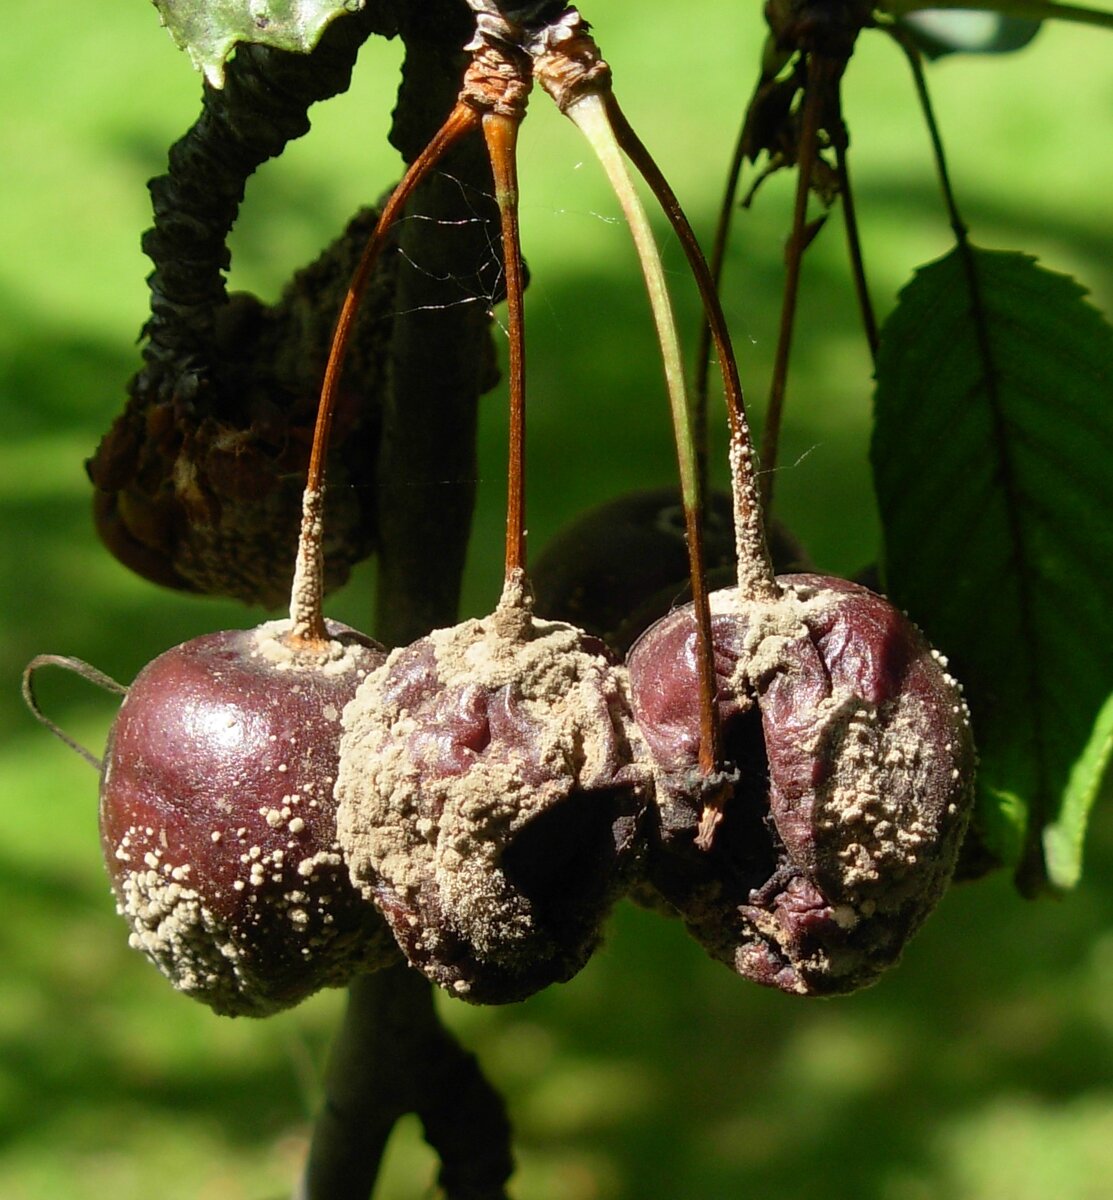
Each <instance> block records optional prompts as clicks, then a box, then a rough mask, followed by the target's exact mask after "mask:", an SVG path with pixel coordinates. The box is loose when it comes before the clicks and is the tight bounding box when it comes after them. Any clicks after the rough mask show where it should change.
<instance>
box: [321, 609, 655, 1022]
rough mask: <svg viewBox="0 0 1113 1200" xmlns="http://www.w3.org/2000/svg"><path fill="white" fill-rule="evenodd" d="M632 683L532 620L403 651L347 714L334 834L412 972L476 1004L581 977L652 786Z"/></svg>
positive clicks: (494, 623)
mask: <svg viewBox="0 0 1113 1200" xmlns="http://www.w3.org/2000/svg"><path fill="white" fill-rule="evenodd" d="M637 743H638V733H637V729H636V727H635V725H634V722H633V718H632V715H631V712H630V707H629V701H628V698H627V692H626V679H625V672H624V670H623V669H622V668H621V667H618V666H615V665H614V664H613V662H612V660H611V657H610V655H609V654H608V652H607V651H606V650H605V648H604V647H603V646H602V644H601V643H599V642H597V641H596V640H595V639H593V638H589V637H587V636H586V635H584V634H583V633H582V632H581V631H580V630H578V629H576V628H574V627H573V626H570V625H566V624H563V623H561V622H550V621H541V620H536V619H530V618H529V616H528V613H526V614H523V613H520V612H519V613H517V614H508V613H506V612H501V611H500V612H496V614H494V615H493V616H491V617H489V618H487V619H485V620H482V621H476V620H472V621H465V622H464V623H462V624H460V625H457V626H454V627H452V628H450V629H442V630H437V631H434V632H433V633H432V634H430V635H429V636H428V637H425V638H422V639H420V640H419V641H417V642H415V643H414V644H412V645H410V646H407V647H405V648H404V649H401V650H396V651H395V652H393V653H392V654H391V656H390V658H389V659H388V660H387V662H386V663H385V664H384V665H383V666H382V667H381V668H380V669H379V670H377V671H375V672H373V673H372V674H371V675H369V676H368V678H367V680H366V681H365V682H364V683H363V684H362V685H361V686H360V688H359V691H358V692H357V693H356V696H355V698H354V699H353V700H352V702H351V704H349V706H348V708H347V709H346V711H345V713H344V737H343V741H342V743H341V756H340V776H339V781H338V785H337V798H338V800H339V808H338V820H337V828H338V836H339V839H340V842H341V845H342V846H343V849H344V854H345V856H346V858H347V859H348V862H349V864H350V866H351V869H352V876H353V879H354V881H355V882H356V883H357V884H358V885H359V886H360V887H361V888H363V890H364V892H365V893H366V894H367V895H368V896H371V897H373V898H374V900H375V902H376V903H377V904H378V905H379V907H380V908H381V909H382V911H383V913H384V915H385V916H386V918H387V920H388V922H389V923H390V926H391V928H392V929H393V931H394V934H395V937H396V938H397V939H398V942H399V944H400V945H401V947H402V949H403V951H404V952H405V954H406V956H407V957H408V958H409V960H410V962H411V963H412V964H413V965H415V966H416V967H418V968H419V969H421V970H422V971H424V972H425V973H426V975H428V976H429V978H431V979H432V980H433V981H434V982H435V983H437V984H439V985H440V986H442V987H444V988H446V989H447V990H449V991H450V992H451V993H452V994H454V995H457V996H459V997H461V998H463V999H465V1000H469V1001H472V1002H474V1003H505V1002H508V1001H513V1000H519V999H522V998H523V997H525V996H528V995H530V994H531V993H533V992H535V991H537V990H539V989H540V988H543V987H545V986H546V985H548V984H549V983H553V982H558V981H563V980H566V979H568V978H570V977H571V976H572V975H574V974H575V973H576V972H577V971H578V970H579V969H580V968H581V967H582V966H583V965H584V963H585V962H586V961H587V959H588V957H589V956H590V954H591V952H592V950H593V949H594V948H595V946H596V944H597V942H598V938H599V929H600V924H601V922H602V920H603V918H604V916H605V915H606V912H607V910H608V909H609V907H610V905H611V903H612V902H613V901H614V899H615V898H616V897H617V896H618V895H619V894H620V893H621V892H622V890H623V889H624V888H625V886H626V883H627V877H628V872H629V868H630V865H631V864H632V862H633V861H634V859H635V857H636V855H637V852H638V849H639V845H640V842H639V838H640V830H641V819H642V815H643V813H644V809H645V805H646V801H647V785H648V782H649V771H648V769H647V767H646V766H645V765H642V763H643V762H644V755H639V753H638V751H637V745H636V744H637Z"/></svg>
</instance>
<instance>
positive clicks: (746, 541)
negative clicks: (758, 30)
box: [607, 93, 777, 600]
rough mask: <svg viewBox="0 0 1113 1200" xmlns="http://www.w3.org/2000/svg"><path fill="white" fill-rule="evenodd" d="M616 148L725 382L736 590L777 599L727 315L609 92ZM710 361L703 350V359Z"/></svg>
mask: <svg viewBox="0 0 1113 1200" xmlns="http://www.w3.org/2000/svg"><path fill="white" fill-rule="evenodd" d="M607 104H608V108H609V111H610V114H611V123H612V125H613V126H614V130H615V137H616V138H617V139H618V143H619V145H620V146H621V147H622V149H623V150H624V151H625V153H626V154H627V155H628V156H629V158H630V161H631V162H632V163H633V164H634V166H635V167H637V169H638V171H639V172H640V173H641V175H642V178H643V179H645V181H646V183H647V184H648V185H649V188H650V190H651V191H652V192H653V194H654V196H655V197H656V198H657V202H658V203H659V204H660V205H661V208H662V209H663V210H664V213H665V215H666V216H667V217H668V219H669V221H670V223H671V224H672V227H673V231H674V232H675V233H676V236H677V240H678V241H679V242H680V245H681V247H682V248H683V250H684V254H685V257H686V258H687V259H688V266H689V268H690V269H691V272H692V275H693V277H694V278H695V281H696V286H697V288H698V289H699V294H700V300H701V301H702V303H703V310H704V318H705V324H704V328H705V329H706V330H707V333H708V337H709V338H710V339H711V341H712V342H713V343H714V346H715V355H716V357H717V358H718V360H719V370H720V372H721V374H722V380H723V396H724V399H725V401H726V409H727V419H728V421H729V423H730V438H731V447H732V450H731V456H732V461H733V460H734V459H737V466H736V468H735V469H733V472H732V478H731V484H732V489H733V493H734V523H735V539H736V542H737V551H738V590H739V591H740V592H741V593H742V595H743V596H745V597H746V598H747V599H754V600H757V599H772V598H773V597H775V596H776V595H777V588H776V585H775V583H774V576H773V564H772V560H771V558H770V555H769V547H768V544H767V542H766V538H765V522H764V520H763V517H762V509H761V501H760V498H759V497H758V490H757V485H756V479H755V472H754V465H753V445H752V441H751V438H750V426H749V421H748V419H747V417H746V401H745V396H744V395H743V392H742V381H741V379H740V378H739V375H738V360H737V357H736V356H735V353H734V346H733V343H732V342H731V337H730V330H729V329H728V327H727V320H726V314H725V313H724V312H723V305H722V300H721V299H720V297H719V290H718V287H717V286H716V278H715V274H714V269H713V267H711V266H709V265H708V262H707V260H706V259H705V258H704V256H703V251H702V250H701V249H700V245H699V241H698V240H697V238H696V235H695V231H694V230H693V229H692V225H691V222H690V221H689V220H688V218H687V216H686V215H685V213H684V210H683V209H682V208H681V206H680V201H679V200H678V199H677V197H676V193H675V192H674V191H673V190H672V187H671V186H670V184H669V182H668V180H666V179H665V177H664V175H663V174H662V172H661V169H660V167H658V166H657V163H656V162H655V160H654V159H653V156H652V155H651V154H650V153H649V151H648V149H647V148H646V146H645V144H644V143H643V142H642V140H641V139H640V138H639V137H638V135H637V133H636V132H635V131H634V128H633V126H632V125H631V124H630V123H629V121H628V120H627V119H626V116H625V114H624V113H623V111H622V109H621V107H620V106H619V103H618V100H617V99H616V98H615V96H614V95H613V93H612V94H611V95H610V96H609V97H608V99H607ZM707 357H708V355H707V353H706V351H705V352H704V355H703V358H704V360H706V359H707Z"/></svg>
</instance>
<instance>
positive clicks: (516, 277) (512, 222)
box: [483, 112, 526, 582]
mask: <svg viewBox="0 0 1113 1200" xmlns="http://www.w3.org/2000/svg"><path fill="white" fill-rule="evenodd" d="M519 124H520V120H519V119H516V118H515V117H512V116H508V115H506V114H504V113H500V112H489V113H486V114H485V115H484V117H483V136H484V138H485V139H486V141H487V152H488V154H489V155H490V158H491V172H492V174H493V175H494V179H495V200H496V201H497V203H498V206H499V221H500V224H501V227H502V258H503V269H504V271H505V273H506V308H507V327H508V336H509V341H510V348H509V372H510V380H509V392H510V437H509V452H508V454H509V461H508V468H507V488H506V580H507V581H508V582H509V581H510V580H511V579H512V578H513V577H514V575H515V574H516V573H517V572H520V571H524V570H525V565H526V517H525V484H526V451H525V447H526V337H525V304H524V300H523V291H524V285H523V280H522V249H521V235H520V232H519V228H518V166H517V153H516V148H517V142H518V126H519Z"/></svg>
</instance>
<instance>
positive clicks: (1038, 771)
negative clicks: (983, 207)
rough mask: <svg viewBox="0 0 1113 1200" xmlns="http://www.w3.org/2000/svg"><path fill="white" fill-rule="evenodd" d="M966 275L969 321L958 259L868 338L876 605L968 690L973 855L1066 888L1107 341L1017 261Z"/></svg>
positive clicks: (1084, 748) (1105, 432)
mask: <svg viewBox="0 0 1113 1200" xmlns="http://www.w3.org/2000/svg"><path fill="white" fill-rule="evenodd" d="M972 256H973V257H972V263H973V266H974V273H975V275H976V279H977V293H979V294H980V297H981V303H980V305H978V304H976V303H975V302H974V300H973V298H972V297H973V295H974V293H973V292H972V289H971V287H970V286H969V283H968V279H967V275H966V273H965V270H964V266H963V260H962V256H961V255H960V253H959V252H958V251H957V250H956V251H953V252H952V253H950V254H949V255H947V256H946V257H945V258H943V259H941V260H939V261H938V262H935V263H932V264H931V265H930V266H927V267H925V268H923V269H922V270H920V271H919V272H918V274H917V275H916V277H915V279H914V280H913V281H912V282H911V283H910V284H909V285H908V286H907V287H906V288H905V290H904V291H903V292H902V294H901V297H900V303H899V304H898V306H897V308H896V310H895V311H894V313H893V314H892V316H891V317H890V319H889V321H888V323H887V324H886V326H885V329H884V332H883V336H882V341H881V351H880V355H879V359H878V368H877V391H876V398H875V417H876V423H875V430H874V439H873V446H872V458H873V470H874V480H875V485H876V488H877V496H878V502H879V505H880V512H881V520H882V525H883V530H884V540H885V552H884V557H885V578H886V586H887V588H888V590H889V593H890V595H891V596H892V597H893V599H894V600H895V601H896V602H897V603H899V604H900V605H901V606H902V607H904V608H906V609H907V610H908V611H909V612H910V613H911V615H912V616H913V617H914V618H915V619H916V620H917V621H918V622H919V623H920V624H921V625H922V626H923V627H924V629H925V631H926V632H927V633H928V636H929V637H930V638H931V639H932V641H933V642H934V643H935V644H936V645H937V646H938V647H939V648H940V649H941V650H943V651H944V652H946V653H947V654H948V655H949V656H950V659H951V663H952V667H953V670H954V673H955V674H956V675H957V676H958V677H959V678H960V679H961V680H962V682H963V683H964V685H965V687H966V694H967V698H968V700H969V703H970V707H971V710H972V713H973V718H974V731H975V735H976V737H977V740H978V745H979V751H980V754H981V768H980V772H979V775H980V780H979V801H978V805H979V806H978V820H979V825H980V831H981V833H982V836H983V837H984V838H985V840H986V841H987V842H988V844H989V846H990V848H991V850H992V851H993V852H994V853H995V854H996V855H997V856H998V857H999V858H1000V859H1001V860H1002V861H1004V862H1006V863H1009V864H1013V865H1016V866H1017V868H1018V870H1017V877H1018V882H1019V883H1020V885H1021V886H1022V887H1023V888H1024V889H1025V890H1029V891H1031V890H1036V889H1037V888H1038V887H1039V886H1040V884H1041V883H1042V882H1043V880H1044V878H1046V880H1048V881H1049V882H1050V883H1051V884H1052V885H1054V886H1056V887H1070V886H1073V884H1074V883H1076V882H1077V880H1078V878H1079V874H1080V871H1081V860H1082V843H1083V837H1084V833H1085V827H1086V820H1087V816H1088V814H1089V811H1090V808H1091V806H1092V804H1093V802H1094V800H1095V798H1096V797H1097V796H1098V794H1099V792H1100V791H1101V790H1102V788H1103V786H1105V784H1106V783H1107V777H1108V768H1109V764H1110V751H1111V748H1113V699H1111V695H1113V636H1111V614H1113V469H1111V463H1113V404H1111V403H1110V399H1111V394H1113V328H1110V326H1109V325H1108V324H1107V323H1106V322H1105V320H1104V319H1103V318H1102V316H1101V314H1100V313H1098V312H1097V310H1096V309H1094V308H1093V307H1092V306H1091V305H1090V304H1088V303H1087V302H1086V301H1085V300H1084V298H1083V297H1084V291H1083V289H1082V288H1081V287H1079V285H1078V284H1076V283H1075V282H1074V281H1073V280H1071V279H1069V278H1067V277H1066V276H1063V275H1057V274H1054V273H1052V272H1050V271H1047V270H1045V269H1043V268H1042V267H1039V266H1038V265H1037V264H1036V262H1035V260H1034V259H1032V258H1029V257H1026V256H1024V255H1021V254H1011V253H997V252H988V251H983V250H974V251H972ZM979 309H980V319H979V315H978V314H979Z"/></svg>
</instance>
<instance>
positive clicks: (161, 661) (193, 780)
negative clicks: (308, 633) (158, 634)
mask: <svg viewBox="0 0 1113 1200" xmlns="http://www.w3.org/2000/svg"><path fill="white" fill-rule="evenodd" d="M289 630H290V622H289V621H274V622H269V623H267V624H264V625H262V626H259V627H258V628H255V629H248V630H231V631H224V632H219V633H212V634H206V635H204V636H202V637H198V638H194V639H193V640H191V641H189V642H185V643H184V644H182V645H180V646H176V647H174V648H173V649H171V650H168V651H166V652H165V653H164V654H161V655H159V657H158V658H156V659H154V660H153V661H152V662H151V663H149V664H148V665H147V666H146V667H145V668H144V669H143V670H142V671H141V672H140V673H139V675H138V676H137V677H136V679H135V682H134V683H133V684H132V685H131V687H130V688H129V689H128V693H127V696H126V698H125V699H124V702H123V704H122V705H121V707H120V710H119V713H118V714H117V717H116V720H115V722H114V724H113V726H112V730H111V732H110V735H109V742H108V748H107V752H106V754H105V758H104V765H103V770H102V777H101V790H100V830H101V842H102V846H103V849H104V854H105V861H106V864H107V866H108V872H109V875H110V877H111V880H112V886H113V890H114V892H115V895H116V899H117V904H118V907H119V910H120V912H121V913H122V914H123V916H124V917H125V918H126V920H127V921H128V924H129V925H130V927H131V939H130V940H131V943H132V945H133V946H135V947H136V948H137V949H140V950H142V951H143V952H144V953H145V954H146V955H147V956H148V957H149V958H150V959H151V960H152V961H153V962H154V963H155V965H156V966H157V967H158V968H159V969H160V970H161V971H162V972H163V973H164V974H165V975H166V976H167V977H168V978H169V979H170V981H171V982H172V983H173V984H174V985H175V987H177V988H179V989H180V990H182V991H183V992H185V993H187V994H189V995H191V996H194V997H195V998H197V999H199V1000H202V1001H203V1002H205V1003H206V1004H208V1005H209V1006H210V1007H212V1008H213V1009H214V1010H215V1011H217V1012H219V1013H225V1014H229V1015H251V1016H265V1015H268V1014H269V1013H271V1012H275V1011H277V1010H279V1009H282V1008H285V1007H288V1006H290V1005H293V1004H296V1003H298V1002H299V1001H301V1000H302V999H304V998H305V997H306V996H309V995H311V994H312V993H313V992H315V991H317V990H318V989H319V988H321V987H323V986H329V985H333V986H337V985H341V984H344V983H346V982H347V981H348V980H349V979H350V978H351V976H352V975H353V974H354V973H355V972H356V971H359V970H361V969H370V968H374V967H376V966H379V965H382V964H383V963H385V962H387V961H390V960H392V959H393V958H394V957H396V951H395V948H394V946H393V942H392V940H391V939H390V936H389V933H388V932H387V931H386V928H385V926H384V925H383V922H382V920H381V918H380V917H379V916H378V914H377V913H376V912H375V911H374V909H373V908H372V907H371V906H370V905H369V904H367V903H366V901H364V899H363V898H362V896H361V895H360V894H359V892H358V891H356V890H355V889H354V888H353V887H352V885H351V883H350V881H349V878H348V869H347V866H346V865H345V863H344V860H343V856H342V854H341V853H340V849H339V846H338V844H337V841H336V812H335V802H334V800H333V797H332V789H333V784H334V781H335V778H336V774H337V768H338V753H339V738H340V718H341V714H342V712H343V709H344V705H345V704H346V703H347V702H348V700H349V699H350V698H351V697H352V695H353V694H354V692H355V690H356V688H357V687H358V685H359V684H360V682H361V681H362V680H363V679H364V678H365V677H366V676H367V674H368V673H369V672H370V671H372V670H374V669H375V668H376V667H377V666H378V665H379V664H380V663H381V662H382V660H383V657H384V654H383V651H382V650H381V649H380V648H379V647H377V646H376V645H375V644H374V643H373V642H370V641H369V640H368V639H366V638H364V637H363V636H362V635H361V634H358V633H356V632H355V631H354V630H351V629H349V628H347V627H346V626H343V625H339V624H336V623H333V622H329V623H328V625H327V634H328V636H327V638H326V639H324V640H323V641H319V642H311V643H300V644H299V643H298V642H297V641H291V639H290V638H289Z"/></svg>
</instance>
